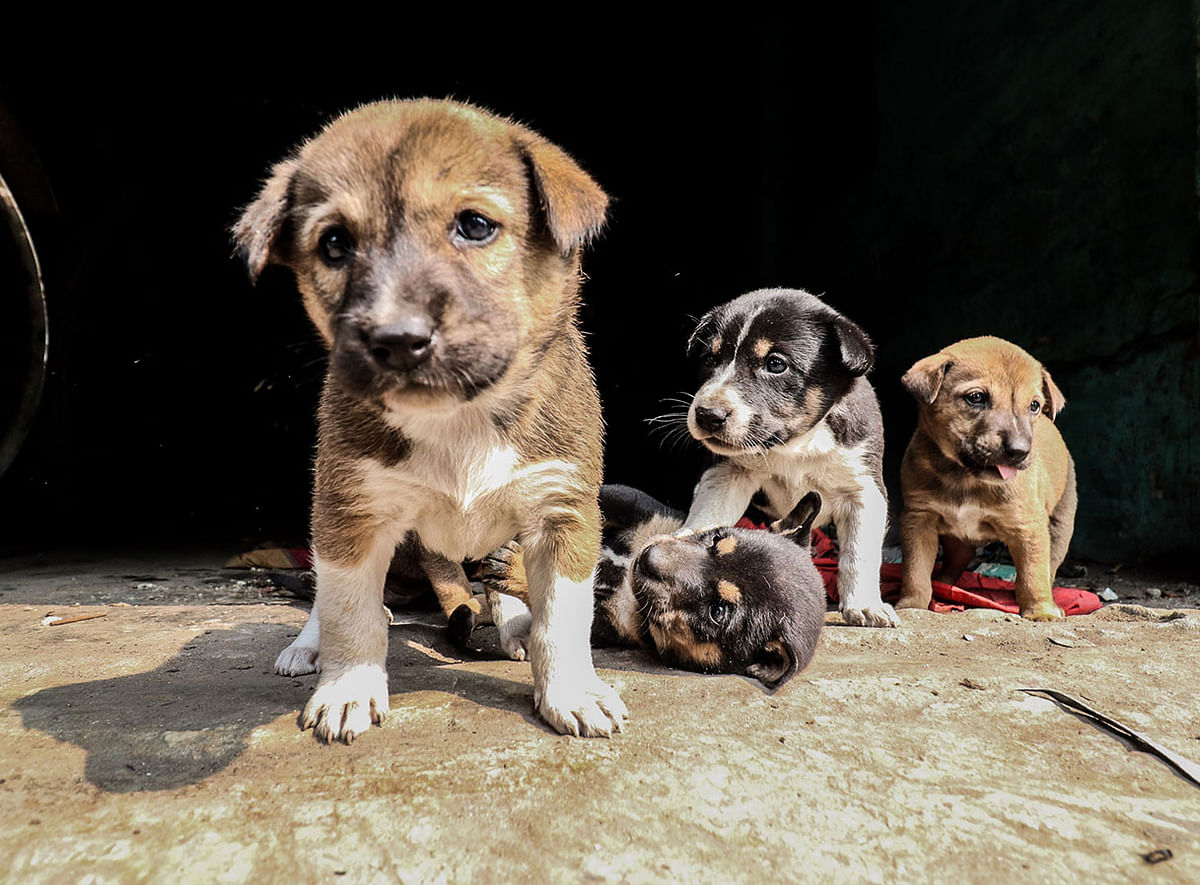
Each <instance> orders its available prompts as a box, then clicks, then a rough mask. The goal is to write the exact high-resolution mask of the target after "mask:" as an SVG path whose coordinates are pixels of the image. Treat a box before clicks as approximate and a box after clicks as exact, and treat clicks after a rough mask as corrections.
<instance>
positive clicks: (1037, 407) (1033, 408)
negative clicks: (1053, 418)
mask: <svg viewBox="0 0 1200 885" xmlns="http://www.w3.org/2000/svg"><path fill="white" fill-rule="evenodd" d="M1041 410H1042V404H1041V403H1039V402H1038V401H1037V400H1034V401H1033V402H1031V403H1030V404H1029V414H1031V415H1036V414H1037V413H1038V412H1040V411H1041Z"/></svg>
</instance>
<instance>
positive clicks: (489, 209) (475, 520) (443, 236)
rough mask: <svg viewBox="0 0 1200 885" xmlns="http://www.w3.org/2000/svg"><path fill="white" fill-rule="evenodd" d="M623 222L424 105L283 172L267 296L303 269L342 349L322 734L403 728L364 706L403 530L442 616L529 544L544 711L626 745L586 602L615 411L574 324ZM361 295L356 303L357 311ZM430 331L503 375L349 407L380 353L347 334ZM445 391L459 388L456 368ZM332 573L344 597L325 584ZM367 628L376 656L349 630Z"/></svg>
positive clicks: (561, 176)
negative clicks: (585, 270) (601, 247)
mask: <svg viewBox="0 0 1200 885" xmlns="http://www.w3.org/2000/svg"><path fill="white" fill-rule="evenodd" d="M607 203H608V198H607V196H606V195H605V194H604V192H603V191H602V190H601V189H600V188H599V186H597V185H596V183H595V182H594V181H592V179H591V178H590V177H588V175H587V174H586V173H584V172H583V171H582V170H581V169H580V168H579V167H578V166H577V165H576V164H575V162H574V161H573V160H572V159H571V158H570V157H569V156H567V154H566V153H564V152H563V151H562V150H561V149H560V148H558V147H556V146H555V145H553V144H550V143H549V142H547V141H545V140H544V139H543V138H541V137H540V136H539V135H537V134H536V133H534V132H531V131H530V130H528V129H525V128H524V127H522V126H519V125H517V124H515V123H513V122H511V121H508V120H504V119H501V118H498V117H495V116H492V115H491V114H488V113H486V112H483V111H480V110H478V109H476V108H473V107H470V106H468V105H463V104H457V103H454V102H444V101H432V100H424V99H423V100H415V101H403V102H380V103H378V104H373V105H367V106H364V107H362V108H359V109H358V110H356V111H354V112H351V113H349V114H347V115H345V116H343V117H340V118H338V119H337V120H334V121H333V122H332V123H330V124H329V126H327V127H326V129H325V130H324V131H323V132H322V133H321V134H320V135H319V136H318V137H316V138H314V139H312V140H310V141H309V142H307V143H305V144H304V145H302V146H301V147H300V148H299V149H297V151H296V152H295V153H294V154H293V155H292V156H291V157H289V158H288V159H286V160H284V161H283V162H281V163H279V164H277V165H276V166H275V167H274V168H273V170H272V175H271V178H270V180H269V181H268V182H267V183H266V184H265V185H264V187H263V189H262V191H261V193H260V195H259V197H258V199H257V200H256V201H255V202H254V203H253V204H252V205H251V206H250V207H248V208H247V209H246V211H245V213H244V214H243V216H242V218H241V220H240V221H239V222H238V224H237V225H236V226H235V229H234V235H235V239H236V240H237V242H238V244H239V246H240V247H241V249H242V251H243V253H244V254H245V257H246V260H247V264H248V266H249V268H250V272H251V274H252V276H257V275H258V274H259V273H260V272H261V271H262V269H263V267H264V266H265V265H266V264H269V263H278V264H285V265H287V266H288V267H290V268H291V269H292V271H293V272H294V273H295V277H296V282H297V286H298V288H299V289H300V292H301V294H302V295H303V299H304V304H305V308H306V309H307V311H308V314H309V316H310V317H311V319H312V321H313V324H314V325H315V326H316V328H317V330H318V331H319V332H320V334H321V336H322V338H323V339H324V340H325V342H326V344H327V345H329V346H330V347H331V349H332V355H331V361H330V362H331V369H330V374H329V377H328V378H327V381H326V385H325V389H324V391H323V395H322V400H321V405H320V409H319V434H318V450H317V462H316V474H315V489H314V502H313V520H312V530H313V547H314V551H315V554H316V558H317V564H318V565H317V570H318V592H317V602H318V608H319V609H320V612H321V618H320V663H321V669H322V679H321V682H320V683H319V684H318V691H317V694H316V695H315V696H314V700H313V701H312V702H310V704H309V709H307V710H306V712H305V715H304V717H303V721H304V722H305V723H306V724H313V725H315V727H316V729H317V733H318V735H319V736H321V737H324V738H343V739H346V740H351V739H353V737H354V735H355V733H357V732H358V731H361V730H362V728H363V726H362V722H363V721H364V720H363V719H362V716H359V715H358V714H356V717H357V718H354V717H350V715H349V714H346V718H347V721H349V719H350V718H354V722H355V724H354V725H343V724H342V723H341V722H340V721H339V720H340V719H341V718H342V714H341V713H339V708H338V707H337V705H338V704H343V705H345V706H346V709H350V708H351V707H354V708H355V709H357V708H361V709H362V710H366V709H368V707H370V708H371V709H374V710H376V711H379V710H383V711H386V706H387V703H386V696H384V697H382V698H379V697H376V696H372V697H370V698H369V699H368V698H367V697H364V696H359V695H356V693H355V692H356V691H357V690H359V689H356V686H362V685H367V684H368V683H369V685H370V688H371V690H372V691H373V692H376V694H377V693H378V686H379V684H380V681H381V678H382V680H383V682H384V683H385V682H386V673H383V674H382V677H381V676H380V674H381V673H382V667H383V663H384V662H383V659H382V657H380V654H381V652H380V649H384V650H385V649H386V636H384V638H383V641H382V643H381V642H380V641H379V640H378V639H377V638H376V637H375V633H376V631H377V629H378V627H377V625H376V624H375V620H374V615H373V614H372V616H371V618H368V617H366V615H365V614H363V615H361V616H360V613H365V612H368V611H370V612H372V613H373V612H375V611H377V609H378V599H376V598H374V597H375V590H376V589H379V590H380V592H381V587H379V588H376V586H375V584H376V581H375V578H376V576H377V575H379V574H382V571H383V570H385V569H386V563H385V564H384V565H383V566H382V567H381V566H380V564H379V562H377V560H379V559H380V558H382V557H384V556H386V555H387V554H388V552H389V551H390V550H392V549H394V547H395V544H396V543H397V542H399V541H400V540H401V539H403V537H404V536H405V534H406V533H408V532H413V533H415V534H416V535H417V536H418V537H419V540H420V548H419V549H420V550H421V552H420V561H421V564H422V566H423V568H424V570H425V572H426V574H427V575H428V576H429V577H430V579H431V581H432V583H433V585H434V588H435V590H436V591H437V595H438V599H439V601H440V603H441V606H442V608H443V610H444V611H445V612H446V613H447V615H450V614H451V613H452V612H454V611H456V610H458V609H459V608H460V607H461V606H464V605H465V606H467V607H468V608H469V609H470V610H471V611H472V612H474V611H475V610H476V609H478V605H477V604H475V603H474V602H473V601H472V600H471V595H470V587H469V584H468V582H467V579H466V576H465V574H464V573H463V570H462V567H461V565H460V564H459V563H460V561H461V560H462V559H464V558H479V557H482V556H483V555H484V554H486V553H487V552H488V551H489V550H491V549H493V548H494V547H498V546H500V545H501V544H503V543H504V542H505V541H508V540H511V539H513V538H514V536H515V537H517V538H518V539H520V540H521V541H522V542H523V543H524V545H525V550H526V556H527V557H532V560H533V563H534V565H535V566H536V568H531V570H530V572H531V574H530V578H531V580H530V597H529V599H530V605H531V609H532V610H533V619H534V628H533V633H532V636H533V644H534V645H535V646H536V648H531V661H532V663H533V668H534V693H535V704H536V705H537V706H538V709H539V711H540V712H541V713H542V714H543V716H545V717H546V719H547V720H548V721H549V722H550V723H551V724H552V725H554V726H555V727H556V728H558V729H559V730H560V731H570V732H572V733H583V734H607V733H608V732H609V731H610V730H612V729H613V728H619V727H620V719H621V718H623V716H624V708H623V706H621V704H620V700H619V698H617V697H616V695H615V694H614V693H612V691H611V689H609V688H608V687H607V686H602V685H601V684H600V683H599V681H598V680H597V679H596V677H595V674H594V671H593V670H592V665H591V658H590V652H588V651H587V643H588V637H587V623H588V621H589V619H590V612H591V598H590V596H589V595H588V594H587V593H586V590H584V591H580V590H578V589H576V588H577V587H579V586H580V585H584V584H590V579H591V575H592V571H593V570H594V568H595V564H596V560H597V557H598V555H599V548H600V517H599V509H598V506H597V501H596V498H597V491H598V488H599V483H600V475H601V451H602V438H601V437H602V427H601V420H600V403H599V398H598V396H597V393H596V388H595V382H594V379H593V377H592V373H591V370H590V368H589V364H588V358H587V350H586V347H585V345H584V342H583V337H582V334H581V332H580V330H579V328H578V322H577V314H578V309H579V297H578V292H579V284H580V280H581V271H580V251H581V247H582V245H583V244H584V243H586V242H587V241H588V240H589V239H590V238H591V237H592V236H593V235H595V234H596V233H597V231H598V230H599V228H600V227H601V225H602V223H603V219H604V214H605V210H606V207H607ZM465 211H469V212H476V213H480V214H482V215H483V216H486V217H487V218H488V219H490V220H491V221H492V222H494V223H495V224H496V226H497V230H498V233H497V234H496V235H495V236H494V237H493V238H491V239H490V240H488V241H487V242H485V243H478V242H475V241H467V240H465V239H464V238H461V237H459V235H458V234H457V233H456V231H457V230H458V228H456V224H457V223H458V221H457V219H458V218H459V216H460V213H463V212H465ZM331 230H342V231H345V232H348V233H349V234H351V235H352V242H353V246H354V248H353V262H350V263H347V264H346V266H343V265H339V264H336V263H333V264H331V263H330V262H329V261H327V260H323V259H322V255H321V249H322V242H323V237H327V236H328V235H329V233H330V231H331ZM456 237H459V238H458V239H456ZM351 271H353V272H354V274H356V276H351V275H350V273H351ZM352 283H353V285H354V286H355V287H356V288H355V289H354V291H355V292H356V293H358V294H357V295H356V300H355V301H353V302H347V300H346V294H345V293H347V292H348V291H350V288H349V287H350V286H351V284H352ZM363 293H366V294H365V295H364V294H363ZM413 311H421V312H423V315H429V316H433V317H436V322H437V324H438V325H437V327H436V328H437V335H438V336H439V337H438V338H437V347H438V348H439V350H438V351H437V354H438V356H439V357H440V356H441V355H442V354H443V353H444V354H447V357H446V359H447V360H449V358H450V355H453V356H455V358H459V359H460V363H459V364H461V365H475V364H477V363H478V361H477V360H473V359H472V358H471V357H472V356H474V355H478V357H479V360H482V361H484V362H487V361H489V360H490V361H491V362H492V363H494V364H495V365H496V366H498V367H500V368H497V369H496V373H497V374H496V375H495V376H494V377H492V378H490V379H489V380H488V381H487V383H486V386H483V387H482V388H481V389H479V390H473V391H471V392H469V393H468V392H462V391H458V390H456V389H454V388H453V387H452V386H446V383H445V382H441V381H436V379H435V381H424V380H420V379H419V378H418V379H417V380H414V378H417V376H415V375H412V376H410V375H409V374H407V373H400V374H398V375H394V376H393V375H389V376H387V380H386V384H385V383H384V381H383V380H379V381H377V380H376V379H375V378H371V379H370V380H369V381H360V380H357V378H356V376H353V375H350V376H348V377H351V378H352V379H355V380H354V383H355V384H361V385H363V390H355V391H351V390H350V389H349V388H346V389H343V388H344V385H343V383H342V381H343V379H342V376H340V375H339V374H338V372H337V371H336V366H337V365H338V358H339V355H344V353H346V352H348V353H350V356H348V357H346V359H347V360H353V359H364V358H361V357H360V356H359V353H358V351H353V350H351V347H352V346H356V347H358V348H359V350H360V351H361V350H362V348H363V345H362V344H360V343H358V342H357V341H356V340H355V339H354V337H353V335H354V333H353V332H351V333H347V334H345V335H339V329H344V328H347V327H349V324H350V323H352V322H353V323H358V324H359V325H360V327H361V328H362V329H364V330H370V329H383V328H391V327H393V325H394V324H396V323H397V322H400V321H404V320H406V318H407V317H408V316H411V315H413ZM362 334H363V335H365V334H367V333H366V332H363V333H362ZM363 340H366V339H363ZM339 348H342V350H339ZM363 352H364V353H366V352H368V351H363ZM385 353H386V351H385ZM365 359H366V362H368V363H369V362H370V359H369V357H367V358H365ZM429 362H430V365H431V366H432V365H433V364H434V360H430V361H429ZM347 364H348V365H350V366H352V368H354V369H355V370H357V367H358V364H356V363H353V362H350V363H347ZM448 365H450V364H448ZM435 368H436V367H435ZM439 370H440V369H439ZM346 371H350V370H349V369H348V370H346ZM430 371H431V372H432V371H433V369H430ZM444 374H445V375H446V376H450V377H451V379H453V374H454V373H453V369H452V367H451V368H447V369H445V370H444ZM382 377H383V376H382V375H380V378H382ZM449 383H450V384H453V383H454V382H453V380H451V382H449ZM370 385H375V386H370ZM323 569H324V571H325V572H327V573H328V574H329V575H332V576H334V577H333V578H331V579H330V580H329V581H326V580H324V579H323V577H322V570H323ZM348 588H349V589H348ZM560 588H561V589H560ZM354 594H358V595H357V596H355V595H354ZM562 594H569V595H570V597H571V598H569V599H568V598H559V597H560V596H561V595H562ZM584 612H586V614H587V617H584V614H583V613H584ZM360 622H361V624H360ZM354 625H359V626H354ZM362 625H368V626H362ZM360 629H361V630H365V631H368V632H370V634H371V638H370V639H368V638H367V637H366V636H365V635H364V636H363V637H361V638H360V637H359V636H358V635H356V634H355V633H354V632H351V631H352V630H353V631H357V630H360ZM305 632H306V633H307V632H309V631H307V630H306V631H305ZM559 633H562V634H563V635H559ZM577 633H578V634H579V635H575V634H577ZM298 641H299V640H298ZM578 647H582V651H581V650H579V648H578ZM368 648H369V649H371V651H370V655H369V657H370V659H369V660H368V658H367V652H365V651H364V649H368ZM292 657H293V658H296V655H293V656H292ZM293 672H296V671H293ZM363 673H367V674H368V675H367V676H363V675H362V674H363ZM368 701H369V703H368ZM322 705H326V706H328V707H329V709H324V707H322ZM317 707H322V708H321V709H317ZM364 715H365V714H364ZM372 718H376V720H377V721H378V719H379V718H382V713H379V715H378V716H375V715H374V714H373V715H372ZM368 724H369V723H368Z"/></svg>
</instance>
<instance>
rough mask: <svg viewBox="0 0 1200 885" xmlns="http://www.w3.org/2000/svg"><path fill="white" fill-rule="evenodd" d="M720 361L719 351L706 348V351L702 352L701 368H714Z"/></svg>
mask: <svg viewBox="0 0 1200 885" xmlns="http://www.w3.org/2000/svg"><path fill="white" fill-rule="evenodd" d="M720 362H721V355H720V354H719V353H713V352H712V351H711V350H709V349H708V348H705V349H704V352H703V353H701V354H700V368H702V369H714V368H716V366H717V364H718V363H720Z"/></svg>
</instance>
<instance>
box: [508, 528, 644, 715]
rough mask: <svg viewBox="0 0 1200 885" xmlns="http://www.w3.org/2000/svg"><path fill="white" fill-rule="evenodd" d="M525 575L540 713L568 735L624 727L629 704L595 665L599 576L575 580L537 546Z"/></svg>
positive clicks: (529, 551)
mask: <svg viewBox="0 0 1200 885" xmlns="http://www.w3.org/2000/svg"><path fill="white" fill-rule="evenodd" d="M525 575H526V579H527V581H528V584H529V604H530V608H531V611H532V615H533V619H532V624H531V626H530V631H529V661H530V664H531V665H532V668H533V703H534V706H535V707H536V708H537V711H538V713H540V714H541V716H542V718H543V719H545V720H546V721H547V722H549V723H550V724H551V725H552V726H553V727H554V728H555V729H557V730H558V731H559V732H562V733H563V734H572V735H582V736H584V737H591V736H604V735H608V734H611V733H612V732H613V731H614V730H616V731H620V730H621V723H622V722H623V721H624V720H625V717H626V716H628V712H627V711H626V709H625V704H624V703H622V701H621V698H620V696H619V695H618V694H617V693H616V692H615V691H613V689H612V688H610V687H609V686H607V685H605V684H604V683H603V682H601V681H600V679H599V678H598V677H597V676H596V671H595V668H594V667H593V666H592V646H591V641H590V638H591V629H592V583H593V576H589V577H588V578H586V579H585V580H583V581H573V580H571V579H570V578H567V577H565V576H563V575H558V574H555V572H554V563H553V561H552V559H551V558H550V556H549V555H548V551H547V550H545V549H544V548H542V549H539V548H537V547H534V548H529V547H526V548H525ZM581 637H582V641H581Z"/></svg>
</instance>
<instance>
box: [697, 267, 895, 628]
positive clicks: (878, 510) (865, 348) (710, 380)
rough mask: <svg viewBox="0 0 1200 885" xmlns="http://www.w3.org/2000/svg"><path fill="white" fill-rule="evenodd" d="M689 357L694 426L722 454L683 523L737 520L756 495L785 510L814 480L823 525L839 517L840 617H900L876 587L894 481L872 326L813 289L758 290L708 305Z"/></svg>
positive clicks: (890, 622) (865, 620) (763, 504)
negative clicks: (888, 475)
mask: <svg viewBox="0 0 1200 885" xmlns="http://www.w3.org/2000/svg"><path fill="white" fill-rule="evenodd" d="M688 355H689V357H691V358H692V359H693V360H694V361H695V362H696V363H697V365H698V366H699V372H700V387H699V390H697V392H696V395H695V397H694V398H693V400H692V403H691V406H690V408H689V410H688V415H687V425H688V430H689V431H690V432H691V434H692V436H693V437H695V438H696V439H697V440H699V441H700V442H702V443H703V444H704V445H705V446H706V447H707V448H708V449H709V450H710V451H712V452H713V454H714V455H715V456H716V457H715V460H714V463H713V464H712V466H710V467H709V468H708V469H707V470H706V471H705V472H704V474H703V475H702V476H701V477H700V481H699V483H698V484H697V486H696V491H695V495H694V497H693V500H692V506H691V509H690V510H689V512H688V516H687V521H686V523H685V527H686V528H687V529H691V530H702V529H709V528H712V527H714V526H727V525H731V524H733V523H734V522H736V521H737V520H738V519H739V518H740V517H741V516H742V514H743V513H744V512H745V511H746V508H747V507H748V506H749V505H750V503H751V501H752V500H753V501H754V503H755V504H756V505H758V506H759V507H760V508H761V509H762V510H763V511H764V512H765V513H767V514H768V515H770V516H772V517H773V518H779V517H782V516H785V515H787V514H788V513H790V512H791V511H792V509H793V508H794V507H795V506H796V503H797V502H798V501H799V500H800V498H801V496H803V495H804V494H805V493H806V492H808V491H809V490H811V489H815V490H816V491H818V492H819V493H820V496H821V500H822V502H823V504H822V508H821V512H820V514H819V515H818V516H817V521H816V525H825V524H827V523H828V522H830V521H832V522H833V524H834V525H835V526H836V527H837V535H838V541H839V543H840V546H841V551H840V561H839V565H838V595H839V600H840V602H839V608H840V609H841V612H842V617H843V618H844V619H845V620H846V622H847V623H849V624H854V625H858V626H868V627H894V626H896V625H897V624H898V623H899V621H898V619H897V617H896V613H895V611H894V610H893V609H892V607H891V606H890V605H888V604H887V603H885V602H883V601H882V599H880V596H879V567H880V562H881V548H882V546H883V536H884V533H885V531H886V529H887V491H886V490H885V488H884V485H883V474H882V466H883V421H882V418H881V416H880V413H879V402H878V400H877V399H876V398H875V391H874V390H873V389H872V388H871V385H870V383H869V382H868V381H867V379H866V377H865V376H866V374H867V372H868V371H870V369H871V367H872V366H873V365H874V361H875V351H874V347H873V346H872V344H871V340H870V339H869V338H868V337H867V335H866V333H865V332H863V330H862V329H860V328H859V327H858V326H857V325H855V324H854V323H852V322H851V321H850V320H848V319H846V318H845V317H844V316H842V315H841V314H839V313H838V312H837V311H835V310H834V309H833V308H831V307H829V306H828V305H827V304H825V303H824V302H823V301H821V299H819V298H817V297H816V296H815V295H810V294H809V293H807V292H803V291H800V290H797V289H760V290H758V291H755V292H750V293H748V294H746V295H742V296H741V297H739V298H735V299H734V300H733V301H730V302H728V303H726V304H723V305H721V306H719V307H716V308H714V309H713V310H711V311H709V312H708V313H707V314H705V315H704V317H702V318H701V320H700V322H699V324H698V325H697V326H696V329H695V331H694V332H693V333H692V336H691V339H690V340H689V342H688Z"/></svg>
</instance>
